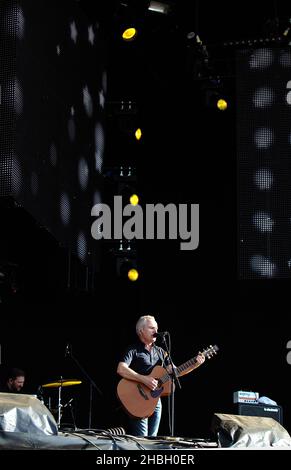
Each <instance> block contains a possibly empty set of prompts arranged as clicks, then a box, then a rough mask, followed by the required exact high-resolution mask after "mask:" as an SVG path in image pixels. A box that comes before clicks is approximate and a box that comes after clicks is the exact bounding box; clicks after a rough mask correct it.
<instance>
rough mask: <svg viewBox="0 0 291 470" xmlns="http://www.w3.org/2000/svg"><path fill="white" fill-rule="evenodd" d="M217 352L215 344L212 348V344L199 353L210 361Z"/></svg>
mask: <svg viewBox="0 0 291 470" xmlns="http://www.w3.org/2000/svg"><path fill="white" fill-rule="evenodd" d="M218 350H219V348H218V346H217V345H216V344H214V346H212V344H210V345H209V346H208V347H207V348H205V349H203V351H202V353H200V354H203V356H204V357H205V358H206V359H211V358H212V357H213V356H215V355H216V354H217V351H218Z"/></svg>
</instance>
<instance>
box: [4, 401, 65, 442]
mask: <svg viewBox="0 0 291 470" xmlns="http://www.w3.org/2000/svg"><path fill="white" fill-rule="evenodd" d="M0 431H1V432H3V431H4V432H7V433H11V432H18V433H28V434H30V435H31V434H38V435H40V434H41V435H44V434H46V435H57V434H58V427H57V423H56V421H55V419H54V417H53V415H52V414H51V412H50V411H49V410H48V409H47V407H46V406H45V405H44V404H43V403H42V402H41V401H40V400H38V398H36V397H35V396H34V395H25V394H19V393H0Z"/></svg>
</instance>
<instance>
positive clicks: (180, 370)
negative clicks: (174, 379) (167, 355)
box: [159, 357, 197, 383]
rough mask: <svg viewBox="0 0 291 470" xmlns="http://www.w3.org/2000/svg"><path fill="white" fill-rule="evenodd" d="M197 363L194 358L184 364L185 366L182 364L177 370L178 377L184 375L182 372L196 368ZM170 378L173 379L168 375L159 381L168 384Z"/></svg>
mask: <svg viewBox="0 0 291 470" xmlns="http://www.w3.org/2000/svg"><path fill="white" fill-rule="evenodd" d="M196 362H197V361H196V357H193V358H192V359H189V361H187V362H184V364H181V365H180V366H179V367H177V368H176V373H177V376H178V377H179V376H180V375H181V374H182V372H184V371H185V370H187V369H189V367H192V366H194V364H196ZM170 378H171V376H170V374H168V373H166V374H165V375H163V376H162V377H161V378H160V379H159V380H160V382H161V383H166V382H167V381H168V380H170Z"/></svg>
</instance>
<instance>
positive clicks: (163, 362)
mask: <svg viewBox="0 0 291 470" xmlns="http://www.w3.org/2000/svg"><path fill="white" fill-rule="evenodd" d="M154 348H155V350H156V351H157V353H158V356H159V358H160V359H161V361H162V367H164V368H165V367H166V366H167V364H166V361H165V359H166V357H167V354H165V352H164V350H163V349H162V348H159V347H158V346H156V345H154Z"/></svg>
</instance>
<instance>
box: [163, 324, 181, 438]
mask: <svg viewBox="0 0 291 470" xmlns="http://www.w3.org/2000/svg"><path fill="white" fill-rule="evenodd" d="M166 335H168V336H169V344H171V337H170V334H169V333H168V332H166V333H164V334H163V336H162V342H163V344H164V345H165V349H166V351H167V353H168V358H169V362H170V365H171V367H172V373H171V374H170V375H171V395H170V396H171V419H170V421H171V436H172V437H174V422H175V383H176V384H177V385H178V387H179V388H180V389H181V388H182V387H181V384H180V380H179V378H178V375H177V372H176V368H175V366H174V364H173V361H172V356H171V353H170V349H171V348H170V347H169V345H168V343H167V341H166V339H165V337H166Z"/></svg>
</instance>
